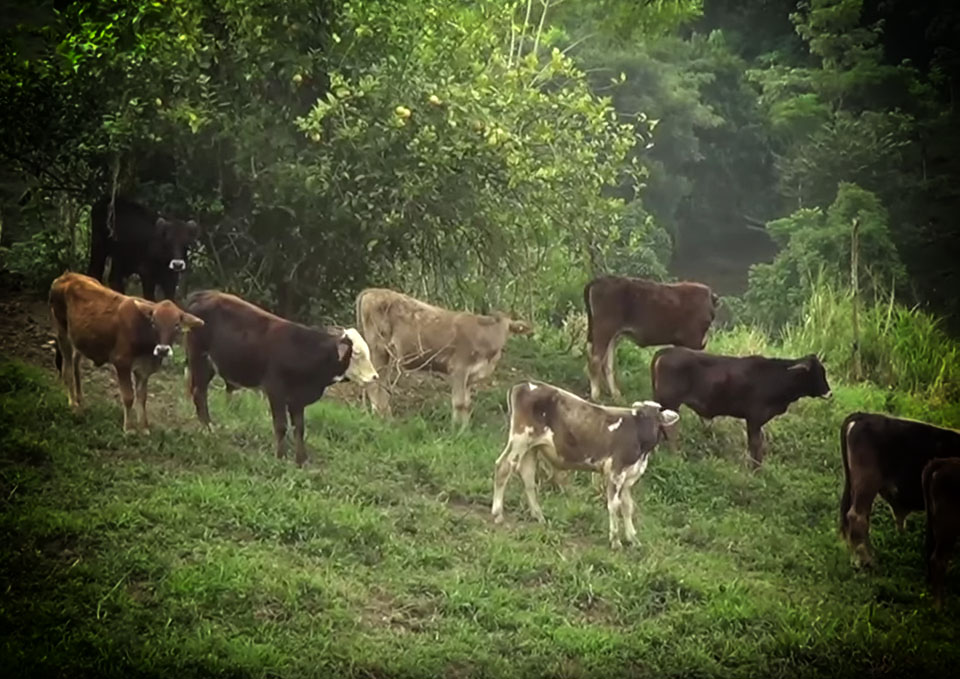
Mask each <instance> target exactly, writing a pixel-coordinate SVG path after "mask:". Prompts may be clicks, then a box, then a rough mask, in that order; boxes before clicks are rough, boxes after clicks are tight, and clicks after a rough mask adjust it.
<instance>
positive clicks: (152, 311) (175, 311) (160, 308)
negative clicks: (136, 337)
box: [136, 299, 203, 358]
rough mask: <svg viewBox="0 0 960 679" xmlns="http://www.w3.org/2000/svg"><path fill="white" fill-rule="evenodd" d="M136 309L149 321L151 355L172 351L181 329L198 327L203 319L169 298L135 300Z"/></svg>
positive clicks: (160, 355) (160, 356)
mask: <svg viewBox="0 0 960 679" xmlns="http://www.w3.org/2000/svg"><path fill="white" fill-rule="evenodd" d="M136 304H137V311H139V312H140V314H141V315H142V316H143V317H144V318H145V319H146V320H147V321H148V322H149V323H150V330H151V342H153V345H154V346H153V355H154V356H156V357H157V358H166V357H167V356H169V355H170V354H171V353H173V345H174V344H175V343H176V341H177V340H178V339H179V337H180V333H181V332H182V331H183V330H189V329H190V328H199V327H200V326H202V325H203V320H202V319H200V318H197V317H196V316H194V315H193V314H188V313H187V312H186V311H183V310H182V309H180V307H178V306H177V305H176V304H174V303H173V302H171V301H170V300H168V299H167V300H164V301H162V302H157V303H153V302H144V301H141V300H137V302H136Z"/></svg>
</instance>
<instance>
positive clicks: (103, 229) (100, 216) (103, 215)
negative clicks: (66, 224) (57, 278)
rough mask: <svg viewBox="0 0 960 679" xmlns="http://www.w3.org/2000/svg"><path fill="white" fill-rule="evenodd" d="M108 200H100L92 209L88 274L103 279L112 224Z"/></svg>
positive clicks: (99, 279)
mask: <svg viewBox="0 0 960 679" xmlns="http://www.w3.org/2000/svg"><path fill="white" fill-rule="evenodd" d="M107 208H108V205H107V201H106V200H102V199H101V200H98V201H97V202H96V203H94V205H93V208H92V209H91V210H90V263H89V264H88V265H87V275H88V276H91V277H93V278H96V279H97V280H98V281H103V272H104V270H105V269H106V266H107V254H108V253H107V250H108V247H109V240H110V225H109V224H107Z"/></svg>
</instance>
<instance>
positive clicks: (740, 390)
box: [650, 347, 831, 467]
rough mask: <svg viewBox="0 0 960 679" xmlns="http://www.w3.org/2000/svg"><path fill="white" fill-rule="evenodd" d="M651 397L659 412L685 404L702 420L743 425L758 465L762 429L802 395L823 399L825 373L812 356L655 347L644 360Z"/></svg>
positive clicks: (826, 393)
mask: <svg viewBox="0 0 960 679" xmlns="http://www.w3.org/2000/svg"><path fill="white" fill-rule="evenodd" d="M650 380H651V383H652V385H653V399H654V400H655V401H658V402H660V403H662V404H663V407H664V408H670V409H671V410H677V409H678V408H679V407H680V405H681V404H685V405H687V406H689V407H690V408H691V409H692V410H693V411H694V412H695V413H697V414H698V415H699V416H700V417H702V418H705V419H708V420H709V419H713V418H714V417H717V416H721V415H725V416H727V417H736V418H738V419H742V420H745V421H746V423H747V448H748V449H749V452H750V460H751V462H752V464H753V465H754V466H755V467H757V466H759V465H760V464H761V463H762V462H763V455H764V447H765V446H764V441H763V430H762V428H763V425H764V424H766V423H767V422H769V421H770V420H771V419H773V418H774V417H776V416H777V415H780V414H781V413H784V412H786V410H787V408H788V407H789V406H790V404H791V403H793V402H794V401H796V400H797V399H799V398H801V397H803V396H822V397H825V398H829V397H830V395H831V392H830V385H829V384H828V383H827V374H826V371H825V370H824V369H823V365H822V364H821V363H820V361H819V359H817V357H816V356H814V355H812V354H811V355H809V356H805V357H803V358H797V359H789V358H765V357H763V356H743V357H738V356H717V355H714V354H708V353H705V352H703V351H694V350H692V349H685V348H682V347H670V348H668V349H661V350H660V351H658V352H657V353H656V354H654V356H653V360H652V361H651V362H650Z"/></svg>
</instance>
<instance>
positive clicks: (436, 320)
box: [356, 288, 530, 427]
mask: <svg viewBox="0 0 960 679" xmlns="http://www.w3.org/2000/svg"><path fill="white" fill-rule="evenodd" d="M356 310H357V327H358V328H359V330H360V332H361V333H362V334H363V336H364V338H365V339H366V340H367V342H368V343H369V344H370V352H371V356H372V358H373V364H374V366H376V368H377V369H378V370H380V371H383V370H384V368H387V370H388V372H390V373H393V372H396V373H397V374H398V375H399V373H400V371H403V370H426V371H430V372H436V373H441V374H443V375H446V376H447V377H448V379H449V381H450V385H451V388H452V391H453V393H452V399H451V400H452V405H453V422H454V423H455V424H456V423H457V422H459V423H460V424H461V426H464V427H465V426H466V425H467V424H468V423H469V420H470V398H471V388H472V387H473V386H474V385H475V384H476V383H477V382H478V381H480V380H482V379H485V378H487V377H489V376H490V375H491V374H492V373H493V371H494V369H495V368H496V366H497V362H498V361H499V360H500V355H501V354H502V352H503V347H504V345H505V344H506V342H507V339H508V338H509V337H510V334H511V333H519V334H525V333H528V332H530V326H528V325H527V324H526V323H524V322H523V321H515V320H511V319H510V318H509V317H507V316H505V315H504V314H496V315H493V316H480V315H477V314H472V313H468V312H466V311H449V310H447V309H442V308H440V307H437V306H433V305H431V304H427V303H425V302H421V301H420V300H417V299H414V298H413V297H409V296H407V295H404V294H402V293H399V292H394V291H393V290H386V289H383V288H368V289H366V290H364V291H362V292H361V293H360V294H359V295H357V300H356ZM367 395H368V396H369V398H370V402H371V405H372V406H373V408H374V410H376V411H377V412H380V413H384V414H389V413H390V403H389V395H388V393H387V390H386V388H385V387H384V385H383V384H382V381H381V383H378V384H374V385H371V386H370V387H369V388H368V392H367Z"/></svg>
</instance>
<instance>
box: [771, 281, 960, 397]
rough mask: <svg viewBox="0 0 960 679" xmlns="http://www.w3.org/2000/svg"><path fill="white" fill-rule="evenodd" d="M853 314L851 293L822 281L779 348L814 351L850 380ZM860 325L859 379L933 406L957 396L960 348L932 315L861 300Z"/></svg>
mask: <svg viewBox="0 0 960 679" xmlns="http://www.w3.org/2000/svg"><path fill="white" fill-rule="evenodd" d="M852 310H853V293H852V292H851V291H850V290H849V289H848V288H846V287H841V286H838V285H836V284H835V283H833V282H831V281H830V280H829V279H826V278H821V279H820V280H819V281H818V282H817V283H816V285H815V286H814V287H813V289H812V291H811V294H810V296H809V298H808V299H807V301H806V303H805V304H804V308H803V313H802V315H801V320H800V321H798V322H796V323H794V324H791V325H789V326H787V327H786V328H785V329H784V332H783V346H784V348H785V349H787V350H792V351H794V352H795V353H798V354H799V353H816V354H818V355H819V356H820V357H821V359H823V360H824V361H825V362H826V363H828V364H829V366H830V368H831V372H832V373H833V374H836V375H842V376H843V378H844V379H845V380H847V381H855V377H856V376H855V375H854V339H853V315H852ZM859 326H860V351H861V363H862V372H861V375H860V378H861V379H865V380H869V381H871V382H874V383H875V384H878V385H880V386H885V387H891V388H893V389H897V390H900V391H907V392H910V393H912V394H916V395H917V396H920V397H922V398H925V399H928V400H932V401H935V402H947V401H950V400H955V399H956V397H957V396H958V395H960V393H958V385H960V361H958V359H960V344H958V343H957V342H956V341H955V340H953V339H951V338H950V337H949V336H948V335H947V334H946V332H944V330H943V329H942V327H941V324H940V320H939V319H938V318H937V317H935V316H932V315H931V314H929V313H927V312H925V311H923V310H921V309H919V308H917V307H907V306H904V305H902V304H900V303H899V302H897V301H896V300H895V299H894V298H893V296H892V295H891V296H890V297H887V298H886V299H884V298H883V297H880V296H879V295H878V296H877V297H875V298H874V299H872V300H867V301H866V303H863V302H861V308H860V313H859Z"/></svg>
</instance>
